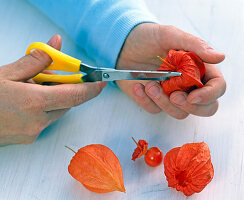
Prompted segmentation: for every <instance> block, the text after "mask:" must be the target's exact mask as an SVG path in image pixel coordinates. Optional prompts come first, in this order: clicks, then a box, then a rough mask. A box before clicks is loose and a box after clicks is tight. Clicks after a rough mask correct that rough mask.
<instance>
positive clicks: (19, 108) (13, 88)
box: [0, 35, 106, 146]
mask: <svg viewBox="0 0 244 200" xmlns="http://www.w3.org/2000/svg"><path fill="white" fill-rule="evenodd" d="M48 44H49V45H50V46H52V47H54V48H56V49H58V50H60V49H61V44H62V40H61V37H60V36H59V35H55V36H53V37H52V38H51V39H50V40H49V42H48ZM51 62H52V60H51V58H50V57H49V56H48V55H47V54H46V53H45V52H43V51H40V50H35V51H33V52H32V53H31V54H29V55H26V56H24V57H23V58H21V59H19V60H18V61H16V62H14V63H12V64H8V65H5V66H2V67H0V146H3V145H8V144H16V143H24V144H28V143H32V142H33V141H34V140H35V139H36V138H37V137H38V135H39V134H40V132H41V131H42V130H43V129H44V128H46V127H47V126H48V125H49V124H51V123H52V122H54V121H56V120H57V119H59V118H60V117H61V116H63V115H64V114H65V113H66V112H67V111H68V110H69V109H70V108H71V107H74V106H77V105H80V104H82V103H84V102H86V101H88V100H90V99H92V98H94V97H96V96H97V95H98V94H99V93H100V92H101V91H102V89H103V88H104V87H105V86H106V82H94V83H82V84H61V85H52V86H44V85H38V84H35V83H33V81H32V83H31V81H29V79H31V78H32V77H34V76H35V75H36V74H38V73H40V72H42V71H43V70H44V69H45V68H46V67H47V66H49V65H50V64H51Z"/></svg>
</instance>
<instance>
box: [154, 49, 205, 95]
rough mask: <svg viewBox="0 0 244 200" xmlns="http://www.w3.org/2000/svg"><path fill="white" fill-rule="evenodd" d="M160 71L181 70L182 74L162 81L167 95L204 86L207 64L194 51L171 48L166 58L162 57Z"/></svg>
mask: <svg viewBox="0 0 244 200" xmlns="http://www.w3.org/2000/svg"><path fill="white" fill-rule="evenodd" d="M161 60H162V61H163V63H162V64H161V65H160V68H159V69H158V70H159V71H174V72H181V73H182V75H181V76H175V77H171V78H170V79H169V80H167V81H161V86H162V88H163V91H164V93H165V94H166V95H168V96H170V94H171V93H172V92H174V91H177V90H178V91H185V92H190V91H191V90H193V89H195V88H200V87H203V83H202V82H201V80H202V78H203V76H204V74H205V71H206V69H205V65H204V63H203V62H202V60H201V59H200V58H199V57H198V56H197V55H196V54H194V53H192V52H186V51H183V50H180V51H176V50H174V49H171V50H170V51H169V54H168V56H167V57H166V58H165V59H161Z"/></svg>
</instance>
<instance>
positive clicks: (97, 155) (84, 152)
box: [68, 144, 125, 193]
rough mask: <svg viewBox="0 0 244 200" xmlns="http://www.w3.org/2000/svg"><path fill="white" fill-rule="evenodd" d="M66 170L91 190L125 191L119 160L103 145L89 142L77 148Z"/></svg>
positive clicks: (98, 191) (105, 191) (103, 191)
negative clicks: (89, 143)
mask: <svg viewBox="0 0 244 200" xmlns="http://www.w3.org/2000/svg"><path fill="white" fill-rule="evenodd" d="M68 171H69V173H70V174H71V176H72V177H73V178H75V179H76V180H77V181H79V182H81V183H82V185H83V186H84V187H86V188H87V189H88V190H90V191H92V192H96V193H107V192H113V191H120V192H125V187H124V182H123V173H122V168H121V165H120V162H119V160H118V158H117V157H116V155H115V154H114V153H113V152H112V151H111V150H110V149H109V148H108V147H106V146H104V145H101V144H91V145H87V146H85V147H83V148H81V149H79V151H78V152H77V153H76V154H75V155H74V157H73V158H72V160H71V161H70V165H69V167H68Z"/></svg>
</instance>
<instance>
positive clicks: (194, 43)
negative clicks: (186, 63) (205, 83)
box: [181, 32, 225, 64]
mask: <svg viewBox="0 0 244 200" xmlns="http://www.w3.org/2000/svg"><path fill="white" fill-rule="evenodd" d="M181 41H182V42H181V45H182V48H183V49H184V50H186V51H191V52H193V53H195V54H196V55H198V56H199V57H200V58H201V59H202V60H203V62H206V63H212V64H217V63H220V62H222V61H223V60H224V59H225V55H224V54H223V53H220V52H218V51H216V50H214V49H213V48H212V47H211V46H209V45H208V43H207V42H205V41H204V40H202V39H200V38H198V37H196V36H194V35H191V34H189V33H185V32H183V33H182V36H181Z"/></svg>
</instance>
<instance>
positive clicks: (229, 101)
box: [0, 0, 244, 200]
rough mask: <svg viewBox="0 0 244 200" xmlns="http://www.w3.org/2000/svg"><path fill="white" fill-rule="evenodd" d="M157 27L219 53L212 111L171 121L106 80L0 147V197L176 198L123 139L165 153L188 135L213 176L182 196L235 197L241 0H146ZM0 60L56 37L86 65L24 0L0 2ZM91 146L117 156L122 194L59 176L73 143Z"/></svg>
mask: <svg viewBox="0 0 244 200" xmlns="http://www.w3.org/2000/svg"><path fill="white" fill-rule="evenodd" d="M145 1H147V3H148V6H149V8H150V9H151V10H152V11H153V12H154V13H155V15H157V16H158V18H159V19H160V21H161V22H162V24H171V25H174V26H177V27H179V28H181V29H183V30H185V31H187V32H190V33H192V34H195V35H197V36H200V37H202V38H203V39H205V40H206V41H208V42H209V43H210V44H211V45H212V46H214V47H215V48H216V49H218V50H220V51H223V52H224V53H226V60H225V61H224V62H223V63H222V64H221V65H219V67H220V68H221V70H222V72H223V74H224V76H225V78H226V81H227V86H228V87H227V92H226V94H225V95H224V96H223V97H222V98H221V99H220V107H219V111H218V112H217V114H215V115H214V116H213V117H211V118H199V117H194V116H190V117H188V118H187V119H186V120H182V121H178V120H175V119H173V118H171V117H169V116H167V115H166V114H164V113H161V114H158V115H151V114H148V113H146V112H144V111H143V110H142V109H141V108H139V107H138V106H137V105H136V104H135V103H134V102H133V101H132V100H130V99H129V98H128V97H127V96H126V95H125V94H124V93H122V92H121V91H120V90H119V89H117V88H113V87H111V86H109V87H107V88H106V89H105V90H104V91H103V93H102V94H101V95H100V96H99V97H97V98H96V99H93V100H91V101H90V102H88V103H85V104H84V105H81V106H79V107H77V108H74V109H72V110H71V111H70V112H69V113H68V114H66V115H65V116H64V117H63V118H62V119H60V120H59V121H57V122H56V123H54V124H53V125H51V126H50V127H48V128H47V129H46V130H45V131H43V133H41V135H40V137H39V138H38V139H37V140H36V141H35V142H34V143H33V144H31V145H12V146H7V147H3V148H0V200H44V199H45V200H54V199H58V200H78V199H79V200H81V199H82V200H83V199H84V200H88V199H89V200H90V199H99V200H105V199H106V200H115V199H116V200H117V199H121V200H122V199H123V200H141V199H142V200H143V199H145V200H146V199H150V200H158V199H165V200H176V199H186V197H185V196H184V195H182V194H181V193H179V192H177V191H175V190H174V189H170V188H168V187H167V182H166V179H165V176H164V173H163V165H161V166H159V167H157V168H149V167H147V166H146V165H145V164H144V161H143V159H141V160H138V161H137V162H135V163H134V162H132V161H131V160H130V159H131V154H132V152H133V149H134V148H135V145H134V143H133V142H132V140H131V136H134V137H135V138H136V139H139V138H143V139H146V140H147V141H148V142H149V145H152V146H158V147H160V148H161V149H162V150H163V152H164V154H165V153H166V152H167V151H169V150H170V149H171V148H173V147H176V146H181V145H183V144H184V143H188V142H200V141H205V142H206V143H207V144H208V145H209V147H210V150H211V155H212V162H213V165H214V169H215V175H214V179H213V181H212V182H211V183H210V184H209V185H208V186H207V187H206V188H205V189H204V190H203V191H202V192H201V193H199V194H194V195H192V196H191V197H188V198H187V199H192V200H193V199H194V200H207V199H208V200H223V199H226V200H227V199H228V200H229V199H232V200H239V199H244V167H243V166H244V159H243V158H244V154H243V152H244V94H243V91H244V84H243V80H244V78H243V75H244V67H243V57H244V39H243V38H244V2H243V0H232V1H230V0H198V1H192V0H145ZM0 26H1V28H0V65H3V64H7V63H10V62H13V61H14V60H16V59H18V58H19V57H21V56H23V55H24V52H25V50H26V48H27V46H28V45H29V44H30V43H31V42H36V41H42V42H45V41H47V40H48V39H49V38H50V37H51V36H52V35H53V34H56V33H59V34H61V35H62V37H63V51H64V52H65V53H68V54H70V55H72V56H75V57H77V58H81V59H83V60H85V61H86V62H92V61H91V60H90V59H89V58H88V57H87V56H86V55H85V54H84V53H83V51H82V50H81V49H80V48H78V47H77V46H76V45H75V44H74V42H72V41H71V39H70V38H69V37H68V36H67V35H66V34H65V33H64V32H63V31H62V30H61V29H59V28H58V27H57V26H56V25H54V24H53V23H52V22H50V20H48V18H47V17H45V16H44V15H42V14H41V13H40V12H39V11H37V10H36V9H35V8H33V7H32V6H31V5H29V4H28V3H27V2H25V1H24V0H0ZM91 143H99V144H104V145H106V146H108V147H109V148H111V149H112V150H113V151H114V153H115V154H116V155H117V156H118V158H119V160H120V162H121V165H122V168H123V173H124V182H125V187H126V190H127V193H126V194H123V193H119V192H114V193H109V194H94V193H91V192H89V191H88V190H86V189H84V187H83V186H82V185H81V184H80V183H79V182H77V181H75V180H74V179H73V178H72V177H71V176H70V175H69V173H68V170H67V167H68V164H69V161H70V160H71V158H72V156H73V154H72V152H70V151H68V150H67V149H66V148H64V145H68V146H70V147H72V148H74V149H76V150H77V149H79V148H80V147H82V146H85V145H88V144H91Z"/></svg>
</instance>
